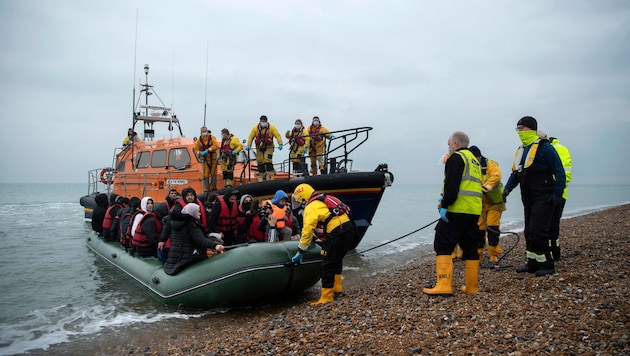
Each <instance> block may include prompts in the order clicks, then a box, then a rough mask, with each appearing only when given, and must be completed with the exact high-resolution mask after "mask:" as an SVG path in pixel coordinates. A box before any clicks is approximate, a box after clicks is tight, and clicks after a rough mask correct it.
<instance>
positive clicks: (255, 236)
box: [246, 214, 267, 242]
mask: <svg viewBox="0 0 630 356" xmlns="http://www.w3.org/2000/svg"><path fill="white" fill-rule="evenodd" d="M259 223H260V216H258V214H256V215H255V216H254V218H253V219H252V224H251V225H249V228H248V229H247V236H246V238H247V240H256V241H258V242H265V241H267V237H266V236H265V233H264V232H263V231H260V230H258V224H259Z"/></svg>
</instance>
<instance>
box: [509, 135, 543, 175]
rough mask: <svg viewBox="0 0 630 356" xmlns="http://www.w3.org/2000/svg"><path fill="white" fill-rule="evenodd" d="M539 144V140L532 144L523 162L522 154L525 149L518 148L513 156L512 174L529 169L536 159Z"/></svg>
mask: <svg viewBox="0 0 630 356" xmlns="http://www.w3.org/2000/svg"><path fill="white" fill-rule="evenodd" d="M539 144H540V139H538V140H536V141H535V142H534V143H532V145H531V147H530V148H529V152H527V156H526V157H525V159H524V160H523V152H524V151H525V147H523V146H520V147H519V148H518V149H517V150H516V153H515V154H514V163H513V164H512V172H514V171H517V172H522V171H523V170H524V169H527V168H529V167H530V166H531V165H532V163H534V159H535V158H536V152H538V145H539Z"/></svg>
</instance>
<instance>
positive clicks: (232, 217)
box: [216, 195, 238, 232]
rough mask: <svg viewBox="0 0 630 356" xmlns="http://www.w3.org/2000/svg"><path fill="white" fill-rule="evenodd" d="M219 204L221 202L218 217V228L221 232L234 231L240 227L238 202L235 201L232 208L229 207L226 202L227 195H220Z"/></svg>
mask: <svg viewBox="0 0 630 356" xmlns="http://www.w3.org/2000/svg"><path fill="white" fill-rule="evenodd" d="M217 200H218V201H219V204H221V211H220V212H219V216H218V217H217V221H216V223H217V230H219V231H220V232H228V231H234V230H236V228H237V227H238V206H237V205H238V204H236V203H233V204H232V209H230V208H228V205H227V203H226V202H225V195H219V196H218V197H217Z"/></svg>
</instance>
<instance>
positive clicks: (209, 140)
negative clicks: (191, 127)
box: [198, 134, 213, 153]
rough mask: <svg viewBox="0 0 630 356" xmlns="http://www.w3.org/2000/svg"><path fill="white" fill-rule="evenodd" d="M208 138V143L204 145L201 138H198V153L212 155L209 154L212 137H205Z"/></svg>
mask: <svg viewBox="0 0 630 356" xmlns="http://www.w3.org/2000/svg"><path fill="white" fill-rule="evenodd" d="M206 137H207V138H208V142H207V143H204V142H203V141H204V140H203V136H201V137H199V139H198V140H199V143H200V144H201V149H200V150H199V151H206V150H207V151H208V152H209V153H213V152H210V151H209V150H210V147H212V135H210V134H208V136H206Z"/></svg>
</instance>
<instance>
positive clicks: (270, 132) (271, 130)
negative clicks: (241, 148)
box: [247, 124, 282, 149]
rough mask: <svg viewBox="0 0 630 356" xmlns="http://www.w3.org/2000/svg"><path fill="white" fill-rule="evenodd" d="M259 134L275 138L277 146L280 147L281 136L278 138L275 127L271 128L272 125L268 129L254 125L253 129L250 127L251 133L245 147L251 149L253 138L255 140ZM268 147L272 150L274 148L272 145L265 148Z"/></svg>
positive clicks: (278, 134)
mask: <svg viewBox="0 0 630 356" xmlns="http://www.w3.org/2000/svg"><path fill="white" fill-rule="evenodd" d="M265 130H267V131H265ZM259 132H262V133H266V134H268V135H270V136H271V137H272V139H273V137H275V138H276V141H277V142H278V144H279V145H282V136H280V133H279V132H278V129H276V127H275V126H273V125H272V124H269V126H268V127H266V128H264V129H263V128H261V127H260V124H256V125H254V127H252V131H251V132H250V133H249V138H248V139H247V146H249V147H252V142H254V138H256V136H257V135H258V133H259ZM269 147H271V148H272V149H273V147H274V146H273V145H269V146H267V148H269Z"/></svg>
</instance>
